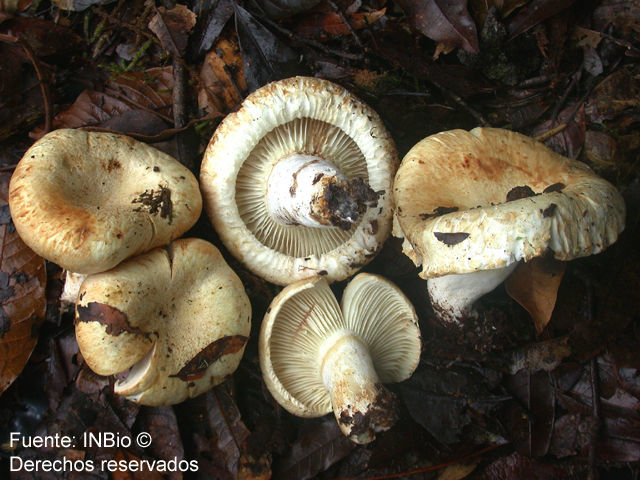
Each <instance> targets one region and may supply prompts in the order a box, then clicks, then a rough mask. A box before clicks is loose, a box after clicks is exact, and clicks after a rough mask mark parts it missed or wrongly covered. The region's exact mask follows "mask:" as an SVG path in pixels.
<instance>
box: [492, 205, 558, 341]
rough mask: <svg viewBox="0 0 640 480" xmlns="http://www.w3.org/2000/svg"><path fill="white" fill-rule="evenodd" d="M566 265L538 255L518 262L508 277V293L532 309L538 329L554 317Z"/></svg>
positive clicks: (524, 306) (530, 310)
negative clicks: (552, 315) (523, 261)
mask: <svg viewBox="0 0 640 480" xmlns="http://www.w3.org/2000/svg"><path fill="white" fill-rule="evenodd" d="M552 213H553V212H551V214H552ZM565 268H566V264H565V263H564V262H559V261H557V260H554V259H552V258H548V257H538V258H534V259H533V260H531V261H529V262H526V263H521V264H520V265H518V266H517V267H516V269H515V270H514V272H513V273H512V274H511V275H510V276H509V278H507V281H506V283H505V287H506V289H507V293H508V294H509V296H510V297H511V298H513V299H514V300H515V301H516V302H518V303H519V304H520V305H522V307H523V308H524V309H525V310H526V311H527V312H529V314H530V315H531V318H532V319H533V323H534V324H535V327H536V331H537V332H538V333H540V332H542V330H544V328H545V327H546V326H547V324H548V323H549V320H551V314H552V313H553V309H554V307H555V305H556V299H557V297H558V288H559V287H560V282H561V281H562V276H563V275H564V270H565Z"/></svg>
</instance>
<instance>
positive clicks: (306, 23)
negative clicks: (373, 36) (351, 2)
mask: <svg viewBox="0 0 640 480" xmlns="http://www.w3.org/2000/svg"><path fill="white" fill-rule="evenodd" d="M386 11H387V9H386V8H382V9H380V10H375V11H372V12H366V13H355V14H353V15H351V16H349V17H347V21H348V22H349V26H351V28H352V29H353V30H362V29H363V28H365V27H367V26H369V25H372V24H374V23H375V22H377V21H378V20H380V19H381V18H382V17H383V16H384V14H385V13H386ZM295 31H296V33H297V34H298V35H300V36H302V37H307V38H313V37H320V38H321V39H325V37H326V34H329V35H336V36H339V35H350V34H351V30H350V29H349V27H348V26H347V25H346V24H345V23H344V21H343V20H342V16H340V15H339V14H338V13H336V12H326V13H317V14H309V15H305V16H304V17H303V18H302V19H301V20H300V21H299V22H298V23H297V24H296V28H295Z"/></svg>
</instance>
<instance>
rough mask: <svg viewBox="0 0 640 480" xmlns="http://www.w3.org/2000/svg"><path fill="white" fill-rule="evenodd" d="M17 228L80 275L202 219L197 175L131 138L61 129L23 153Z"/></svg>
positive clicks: (13, 202)
mask: <svg viewBox="0 0 640 480" xmlns="http://www.w3.org/2000/svg"><path fill="white" fill-rule="evenodd" d="M9 205H10V208H11V217H12V219H13V222H14V224H15V226H16V230H17V231H18V234H19V235H20V237H21V238H22V239H23V240H24V242H25V243H26V244H27V245H28V246H29V247H30V248H31V249H32V250H34V251H35V252H36V253H38V254H39V255H40V256H42V257H44V258H46V259H47V260H50V261H52V262H54V263H57V264H58V265H60V266H62V267H63V268H65V269H67V270H69V271H71V272H74V273H81V274H91V273H96V272H102V271H105V270H108V269H110V268H112V267H114V266H116V265H117V264H118V263H120V262H121V261H122V260H124V259H125V258H128V257H130V256H132V255H136V254H139V253H142V252H146V251H148V250H150V249H152V248H154V247H157V246H160V245H165V244H167V243H169V242H170V241H172V240H173V239H175V238H178V237H179V236H181V235H182V234H183V233H184V232H185V231H187V230H188V229H189V228H190V227H191V226H192V225H193V224H195V222H196V221H197V219H198V217H199V216H200V212H201V210H202V198H201V196H200V192H199V187H198V182H197V180H196V178H195V177H194V176H193V174H192V173H191V172H190V171H189V170H187V169H186V168H185V167H184V166H182V165H181V164H180V163H179V162H177V161H176V160H175V159H174V158H172V157H170V156H169V155H167V154H165V153H163V152H161V151H159V150H156V149H155V148H152V147H150V146H148V145H146V144H144V143H141V142H137V141H135V140H133V139H132V138H129V137H126V136H124V135H115V134H108V133H95V132H86V131H83V130H68V129H63V130H56V131H53V132H51V133H49V134H48V135H45V136H44V137H42V138H41V139H40V140H38V141H37V142H36V143H35V144H33V146H32V147H31V148H29V150H27V152H26V153H25V154H24V156H23V158H22V160H20V163H19V164H18V166H17V167H16V170H15V172H14V174H13V176H12V177H11V183H10V187H9Z"/></svg>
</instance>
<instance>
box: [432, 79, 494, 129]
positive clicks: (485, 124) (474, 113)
mask: <svg viewBox="0 0 640 480" xmlns="http://www.w3.org/2000/svg"><path fill="white" fill-rule="evenodd" d="M427 81H428V82H430V83H432V84H433V85H435V86H436V87H438V89H440V91H441V92H442V93H444V94H445V95H447V96H448V97H450V98H451V99H452V100H453V101H454V102H456V103H457V104H458V105H460V106H461V107H462V108H464V109H465V110H466V111H467V112H469V114H470V115H471V116H472V117H473V118H475V119H476V120H477V121H478V122H479V123H480V125H482V126H483V127H490V126H491V124H490V123H489V122H488V121H487V119H486V118H484V116H483V115H482V114H481V113H480V112H478V111H477V110H476V109H475V108H473V107H471V106H470V105H469V104H467V102H465V101H464V100H463V99H462V97H461V96H460V95H458V94H457V93H454V92H452V91H451V90H449V89H447V88H445V87H444V86H442V85H440V83H438V82H436V81H434V80H433V79H428V80H427Z"/></svg>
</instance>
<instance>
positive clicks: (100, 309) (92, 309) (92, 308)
mask: <svg viewBox="0 0 640 480" xmlns="http://www.w3.org/2000/svg"><path fill="white" fill-rule="evenodd" d="M78 322H87V323H88V322H98V323H100V324H102V325H104V326H106V327H107V333H108V334H109V335H113V336H114V337H117V336H118V335H120V334H122V333H124V332H127V333H132V334H134V335H142V336H143V337H145V338H149V333H147V332H144V331H142V330H140V329H139V328H138V327H134V326H132V325H131V324H130V323H129V318H128V317H127V314H126V313H124V312H122V311H120V310H118V309H117V308H115V307H112V306H111V305H107V304H106V303H99V302H89V303H88V304H87V306H86V307H83V306H82V305H78V316H77V317H76V323H78Z"/></svg>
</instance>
